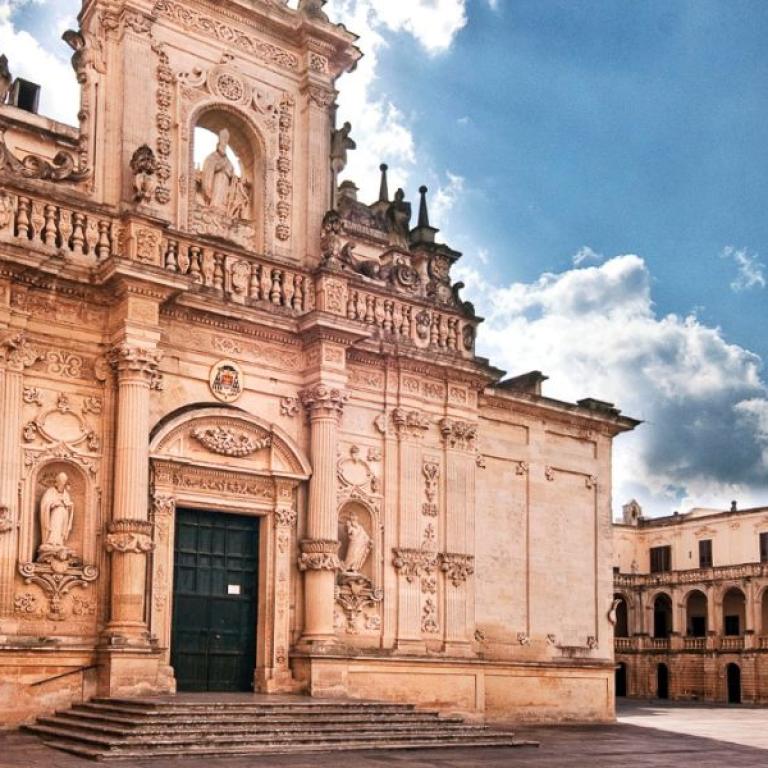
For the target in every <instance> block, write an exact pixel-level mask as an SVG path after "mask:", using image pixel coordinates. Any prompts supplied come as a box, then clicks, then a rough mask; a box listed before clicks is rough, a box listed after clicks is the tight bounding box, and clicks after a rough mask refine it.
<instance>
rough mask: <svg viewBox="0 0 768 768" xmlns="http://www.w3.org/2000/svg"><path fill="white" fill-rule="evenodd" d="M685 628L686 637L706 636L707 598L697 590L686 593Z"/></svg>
mask: <svg viewBox="0 0 768 768" xmlns="http://www.w3.org/2000/svg"><path fill="white" fill-rule="evenodd" d="M685 626H686V630H685V631H686V634H687V635H688V637H706V635H707V596H706V595H705V594H704V593H703V592H702V591H701V590H698V589H694V590H693V591H691V592H689V593H688V598H687V600H686V601H685Z"/></svg>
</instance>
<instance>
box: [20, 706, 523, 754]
mask: <svg viewBox="0 0 768 768" xmlns="http://www.w3.org/2000/svg"><path fill="white" fill-rule="evenodd" d="M26 730H28V731H31V732H32V733H35V734H37V735H38V736H40V737H42V739H43V740H44V742H45V744H47V745H48V746H50V747H55V748H56V749H61V750H64V751H66V752H71V753H73V754H75V755H79V756H81V757H90V758H94V759H114V760H119V759H129V758H132V759H137V758H152V757H172V756H179V755H195V756H207V757H224V756H236V755H258V754H274V753H303V752H331V751H336V750H352V749H426V748H443V747H517V746H524V745H535V742H522V741H516V740H514V739H513V737H512V733H511V732H504V731H494V730H491V729H489V728H488V727H487V726H485V725H474V724H469V723H465V722H464V721H463V720H462V719H461V718H459V717H442V716H440V715H439V714H438V713H437V712H433V711H425V710H420V709H416V708H415V707H414V706H413V705H408V704H385V703H380V702H372V701H351V700H331V699H313V698H309V697H302V696H274V695H273V696H260V695H247V694H245V695H239V694H232V695H228V694H220V695H214V694H197V695H194V694H187V695H179V696H165V697H157V698H147V699H93V700H92V701H90V702H89V703H87V704H81V705H79V706H75V707H73V708H72V709H69V710H67V711H63V712H57V713H56V714H55V715H52V716H50V717H41V718H40V719H39V720H38V721H37V723H36V724H35V725H30V726H26Z"/></svg>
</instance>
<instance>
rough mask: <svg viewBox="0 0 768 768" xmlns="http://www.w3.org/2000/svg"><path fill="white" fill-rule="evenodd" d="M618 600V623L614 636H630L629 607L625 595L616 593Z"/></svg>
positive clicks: (614, 597)
mask: <svg viewBox="0 0 768 768" xmlns="http://www.w3.org/2000/svg"><path fill="white" fill-rule="evenodd" d="M613 599H614V600H616V601H617V602H616V625H615V626H614V628H613V636H614V637H629V608H628V607H627V601H626V599H625V598H624V595H619V594H615V595H614V596H613Z"/></svg>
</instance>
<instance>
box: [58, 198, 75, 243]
mask: <svg viewBox="0 0 768 768" xmlns="http://www.w3.org/2000/svg"><path fill="white" fill-rule="evenodd" d="M73 231H74V229H73V227H72V211H67V210H64V209H63V208H62V209H61V210H60V211H59V238H60V239H61V247H62V248H66V249H67V250H68V251H71V250H72V232H73Z"/></svg>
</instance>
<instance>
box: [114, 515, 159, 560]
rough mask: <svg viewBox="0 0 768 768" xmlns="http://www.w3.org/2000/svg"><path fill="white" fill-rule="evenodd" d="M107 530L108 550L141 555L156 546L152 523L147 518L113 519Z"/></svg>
mask: <svg viewBox="0 0 768 768" xmlns="http://www.w3.org/2000/svg"><path fill="white" fill-rule="evenodd" d="M107 531H108V533H107V536H106V537H105V539H104V546H105V548H106V550H107V552H119V553H121V554H137V555H140V554H145V553H147V552H151V551H152V550H153V549H154V548H155V544H154V541H153V540H152V523H151V522H149V521H147V520H113V521H112V522H110V523H109V525H108V526H107Z"/></svg>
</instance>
